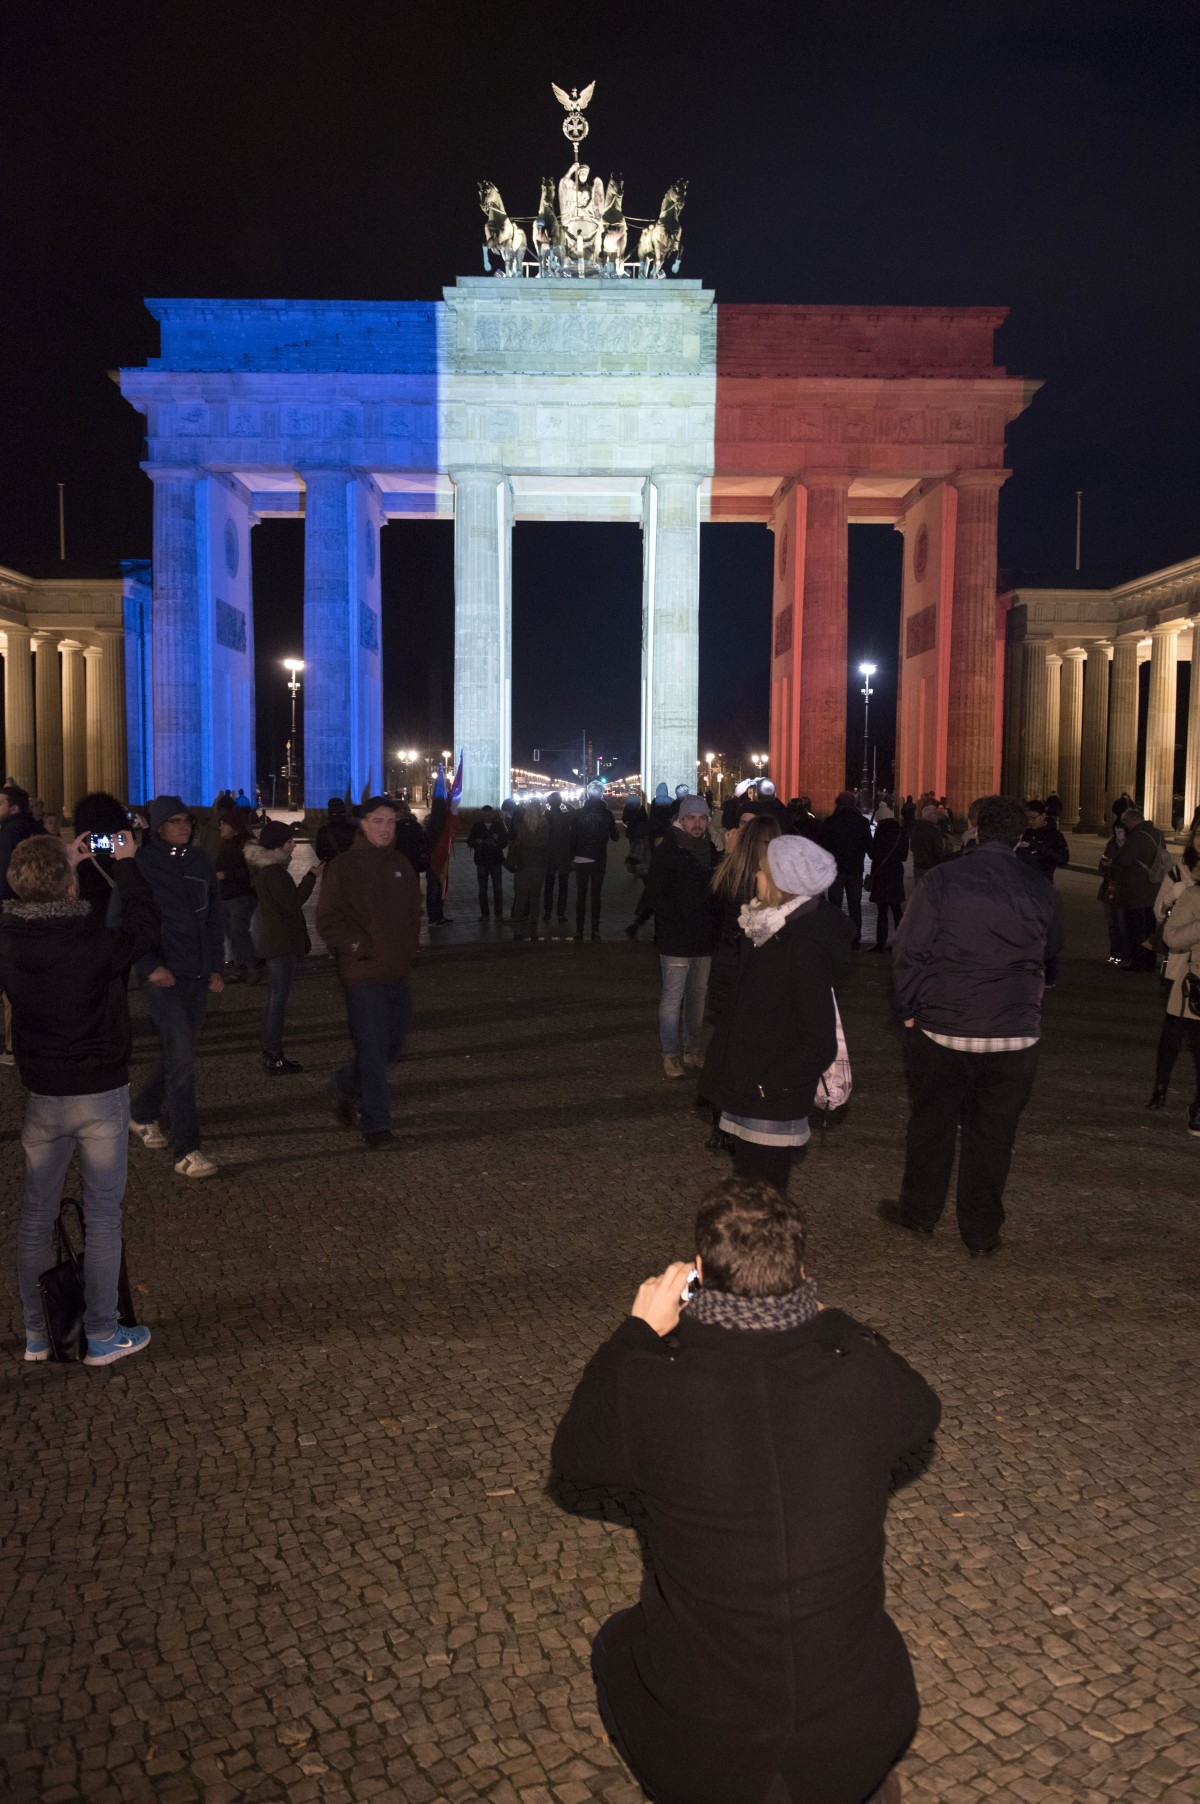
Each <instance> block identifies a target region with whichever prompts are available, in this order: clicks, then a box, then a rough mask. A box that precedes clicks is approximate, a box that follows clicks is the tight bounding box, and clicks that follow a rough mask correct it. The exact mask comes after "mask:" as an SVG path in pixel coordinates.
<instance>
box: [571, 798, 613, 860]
mask: <svg viewBox="0 0 1200 1804" xmlns="http://www.w3.org/2000/svg"><path fill="white" fill-rule="evenodd" d="M616 837H617V823H616V821H615V820H614V819H613V817H612V814H611V813H610V811H609V809H608V805H607V804H606V803H605V802H601V801H595V802H585V803H584V804H583V807H582V808H581V809H580V810H579V812H578V814H575V815H572V817H571V860H572V863H574V864H578V862H579V860H580V859H581V858H582V859H585V860H588V861H590V862H591V863H592V864H594V865H595V866H596V868H597V870H601V871H602V870H604V868H605V866H606V865H607V863H608V848H609V843H610V842H611V841H612V840H614V839H616Z"/></svg>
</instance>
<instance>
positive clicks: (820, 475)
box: [795, 469, 854, 489]
mask: <svg viewBox="0 0 1200 1804" xmlns="http://www.w3.org/2000/svg"><path fill="white" fill-rule="evenodd" d="M795 481H796V482H798V483H800V484H801V485H802V486H803V487H804V488H806V489H849V487H850V484H851V483H852V482H853V481H854V472H853V471H852V470H822V469H813V470H809V469H804V470H797V471H796V474H795Z"/></svg>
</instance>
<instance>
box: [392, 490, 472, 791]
mask: <svg viewBox="0 0 1200 1804" xmlns="http://www.w3.org/2000/svg"><path fill="white" fill-rule="evenodd" d="M379 547H380V558H381V563H380V587H381V592H382V608H383V770H384V781H385V782H389V783H390V782H396V783H402V784H408V785H411V784H412V783H413V782H414V780H417V781H420V782H422V783H423V782H424V772H425V767H424V762H423V761H424V759H426V758H429V759H432V760H433V761H434V763H435V765H436V762H437V759H438V758H439V756H440V755H441V753H442V752H443V751H446V750H449V749H450V736H451V734H452V733H453V731H454V522H453V521H452V520H390V521H389V522H388V524H387V526H386V527H385V528H384V530H383V532H382V534H381V535H380V540H379ZM402 750H406V751H408V750H412V751H418V752H420V753H421V754H422V767H421V776H420V778H419V779H416V778H415V777H414V773H413V772H412V771H409V772H407V773H405V772H402V771H400V769H399V766H398V754H399V752H400V751H402ZM455 756H457V749H456V750H455Z"/></svg>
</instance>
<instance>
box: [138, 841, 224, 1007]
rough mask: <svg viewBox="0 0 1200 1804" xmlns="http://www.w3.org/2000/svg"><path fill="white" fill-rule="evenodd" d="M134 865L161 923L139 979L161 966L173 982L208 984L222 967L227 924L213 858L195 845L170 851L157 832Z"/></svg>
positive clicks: (143, 847)
mask: <svg viewBox="0 0 1200 1804" xmlns="http://www.w3.org/2000/svg"><path fill="white" fill-rule="evenodd" d="M134 863H135V864H136V865H137V868H138V870H139V871H140V872H141V873H142V876H143V877H144V878H145V879H146V882H147V883H148V884H149V885H150V888H151V890H152V891H153V892H154V900H155V903H156V905H157V907H158V919H159V938H158V947H157V949H156V951H154V952H151V953H149V954H147V955H146V956H145V957H142V958H139V960H138V961H137V968H138V972H139V974H140V975H141V976H142V977H145V976H147V975H148V973H149V972H151V971H152V970H153V969H154V967H155V966H156V965H165V966H166V967H167V970H168V971H170V972H171V974H172V976H174V977H191V978H197V979H201V980H203V981H205V982H207V980H208V979H209V978H210V977H211V976H212V974H213V972H214V971H219V970H220V969H221V967H222V965H223V964H224V962H225V923H224V920H223V918H222V915H221V898H220V894H219V892H218V889H217V873H216V870H215V869H214V868H213V862H212V859H211V858H210V857H209V856H208V854H207V853H206V852H202V851H201V850H200V848H199V846H181V847H180V848H179V849H178V850H174V849H172V847H170V846H168V845H167V843H166V841H165V840H164V839H163V838H162V837H161V836H160V835H159V834H157V833H155V834H152V835H151V836H150V838H149V839H147V840H146V842H145V844H144V845H142V846H141V847H139V849H138V853H137V856H136V858H135V860H134Z"/></svg>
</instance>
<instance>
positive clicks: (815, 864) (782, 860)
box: [767, 833, 837, 898]
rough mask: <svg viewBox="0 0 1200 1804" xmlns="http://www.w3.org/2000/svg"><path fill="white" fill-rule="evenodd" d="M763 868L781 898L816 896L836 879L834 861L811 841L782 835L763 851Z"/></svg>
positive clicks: (823, 849) (792, 835) (834, 859)
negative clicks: (779, 892) (781, 894)
mask: <svg viewBox="0 0 1200 1804" xmlns="http://www.w3.org/2000/svg"><path fill="white" fill-rule="evenodd" d="M767 868H768V870H769V871H770V873H771V875H772V877H773V878H774V879H775V883H776V885H777V887H778V888H779V889H781V890H782V891H783V893H784V895H785V896H803V897H805V898H807V897H809V896H819V895H820V894H821V893H822V892H823V891H824V890H827V889H828V888H829V886H830V884H831V883H832V882H833V880H834V878H835V877H836V876H837V859H836V858H834V856H833V854H832V853H830V852H827V851H826V850H825V848H824V846H819V845H818V844H817V843H816V841H815V840H813V839H804V838H802V837H801V836H800V835H799V834H798V833H786V834H783V835H782V836H781V837H780V838H779V839H773V840H772V841H771V842H770V844H769V845H768V847H767Z"/></svg>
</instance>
